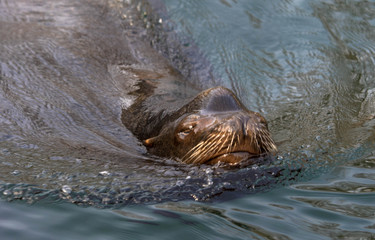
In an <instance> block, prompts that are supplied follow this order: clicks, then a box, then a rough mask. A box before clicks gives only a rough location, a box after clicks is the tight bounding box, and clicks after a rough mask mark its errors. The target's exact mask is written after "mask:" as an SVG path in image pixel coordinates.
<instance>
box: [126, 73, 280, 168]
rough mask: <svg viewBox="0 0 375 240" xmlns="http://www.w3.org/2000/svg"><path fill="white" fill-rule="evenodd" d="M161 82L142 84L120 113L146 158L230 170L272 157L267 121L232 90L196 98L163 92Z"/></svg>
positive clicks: (179, 90)
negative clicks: (266, 155)
mask: <svg viewBox="0 0 375 240" xmlns="http://www.w3.org/2000/svg"><path fill="white" fill-rule="evenodd" d="M168 81H170V79H167V80H165V79H164V81H162V82H164V83H165V82H168ZM160 82H161V81H160V79H159V80H157V81H155V80H152V79H146V80H142V81H140V82H139V84H138V90H136V91H133V92H132V93H131V94H132V95H135V96H137V98H136V100H135V101H134V103H133V104H132V105H130V106H129V107H127V108H124V109H123V110H122V117H121V119H122V122H123V124H124V125H125V126H126V127H127V128H128V129H129V130H130V131H131V132H133V134H134V135H135V136H136V137H137V138H138V139H140V140H141V141H143V144H144V145H145V146H146V147H147V149H148V151H149V153H151V154H153V155H157V156H161V157H167V158H174V159H177V160H179V161H181V162H183V163H188V164H216V163H219V162H221V163H228V164H230V165H234V164H237V163H239V162H241V161H243V160H246V159H250V158H254V157H257V156H259V155H261V154H264V153H270V152H275V151H276V145H275V143H274V141H273V140H272V138H271V134H270V132H269V130H268V126H267V121H266V120H265V118H264V117H263V116H261V115H260V114H259V113H257V112H253V111H250V110H248V109H247V108H246V107H245V106H244V105H243V104H242V103H241V102H240V100H239V99H238V98H237V97H236V95H235V94H234V93H233V92H232V91H231V90H229V89H227V88H225V87H214V88H210V89H207V90H205V91H202V92H200V93H198V94H197V93H196V92H195V91H190V90H186V88H184V86H180V85H181V84H175V83H176V81H174V84H169V85H165V84H164V86H163V87H162V88H160V87H159V86H158V85H159V84H160ZM183 89H184V90H183ZM192 94H194V95H196V96H193V97H191V96H192ZM189 96H190V97H189Z"/></svg>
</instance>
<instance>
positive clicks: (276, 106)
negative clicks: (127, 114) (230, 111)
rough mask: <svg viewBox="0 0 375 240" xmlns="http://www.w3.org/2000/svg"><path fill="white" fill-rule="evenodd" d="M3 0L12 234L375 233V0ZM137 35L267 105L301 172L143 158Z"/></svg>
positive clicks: (194, 74) (194, 72)
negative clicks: (136, 115) (133, 115)
mask: <svg viewBox="0 0 375 240" xmlns="http://www.w3.org/2000/svg"><path fill="white" fill-rule="evenodd" d="M0 6H1V8H0V21H1V24H0V64H1V68H0V70H1V71H0V77H1V78H0V80H1V89H0V99H1V100H0V101H1V104H0V113H1V114H0V162H1V168H0V172H1V176H0V182H1V185H0V192H1V194H2V198H1V199H2V200H1V201H0V212H1V213H2V214H1V216H0V219H1V220H0V236H1V239H155V238H160V239H176V238H179V239H373V238H375V204H374V202H375V201H374V199H375V194H374V192H375V171H374V166H375V158H374V153H373V149H374V134H373V132H374V120H373V118H374V116H375V107H374V104H373V103H374V101H375V98H374V97H375V95H374V94H373V91H374V85H375V81H374V80H375V78H374V76H375V74H374V69H375V68H374V57H373V56H374V47H373V46H375V41H374V39H375V37H374V36H375V28H374V27H375V26H374V24H375V22H374V18H375V4H374V3H373V2H368V1H347V2H341V1H276V0H275V1H251V2H250V1H239V0H237V1H229V0H222V1H198V0H188V1H186V0H185V1H183V0H181V1H176V0H174V1H169V0H165V1H150V2H143V1H142V2H138V1H136V2H132V1H91V2H90V1H84V0H82V1H79V0H77V1H73V0H61V1H53V2H48V3H45V2H41V1H21V0H20V1H15V2H9V1H0ZM138 18H140V20H141V22H142V24H140V23H139V22H138V20H137V19H138ZM129 29H130V30H129ZM133 35H136V36H142V38H144V39H147V41H150V42H151V43H152V44H153V46H154V48H156V49H158V50H159V51H160V52H161V53H162V54H163V55H164V56H165V57H166V58H167V59H169V60H170V62H171V64H172V65H174V66H175V67H176V68H177V69H178V70H180V71H181V73H182V74H183V75H184V76H185V77H186V79H187V81H189V82H191V83H193V84H195V85H197V86H198V87H201V88H206V87H213V86H216V85H224V86H226V87H228V88H230V89H232V90H233V91H234V92H236V94H237V95H238V96H239V98H240V99H241V100H242V102H243V103H244V104H245V105H246V106H247V107H249V108H250V109H252V110H256V111H259V112H261V113H262V114H263V115H264V116H265V117H266V118H267V120H268V121H269V127H270V130H271V132H272V135H273V137H274V139H275V141H276V142H277V145H278V147H279V151H280V152H279V155H278V157H277V159H278V162H279V163H280V164H281V166H283V167H285V166H288V165H290V166H291V169H293V168H295V166H298V167H301V166H302V170H301V174H297V175H296V176H294V175H293V174H292V173H290V174H291V175H290V176H289V177H286V178H284V179H276V180H275V181H272V179H271V180H270V181H266V186H262V182H261V181H260V180H262V179H263V178H260V179H258V178H256V180H259V182H257V183H258V184H254V182H256V181H255V180H254V177H253V176H251V175H252V174H253V175H255V174H256V173H259V172H258V170H257V169H242V170H238V171H237V170H226V171H224V172H216V170H217V169H212V168H206V167H195V168H192V169H190V167H184V166H179V165H178V164H174V163H170V162H169V161H167V160H160V159H159V160H158V159H153V158H150V157H148V156H145V155H144V151H145V150H144V149H143V148H142V147H141V146H140V145H139V143H138V142H137V140H136V139H134V137H133V136H132V135H131V134H130V133H129V132H128V131H127V130H126V129H123V127H122V125H121V122H120V121H119V119H118V116H119V114H120V109H121V101H120V100H119V99H123V98H124V94H123V92H124V91H125V90H126V84H125V86H123V83H122V82H121V81H120V79H119V77H118V72H116V71H117V70H116V69H117V68H118V67H121V66H124V65H126V63H127V61H129V62H130V63H131V61H132V60H129V59H128V54H127V53H126V50H124V49H125V48H124V47H123V46H124V44H125V45H126V43H124V42H126V41H125V40H124V36H126V37H127V38H129V39H130V40H134V39H135V40H137V38H135V37H132V36H133ZM135 42H136V41H135ZM131 46H134V47H135V49H142V48H140V47H139V45H136V44H134V45H131ZM138 55H140V56H141V57H140V58H143V59H147V54H144V55H142V53H138ZM144 56H146V57H144ZM150 59H151V58H150ZM145 62H147V61H146V60H145ZM155 66H156V67H155ZM137 67H139V66H137ZM142 68H144V67H143V66H142ZM147 68H149V70H150V71H154V70H155V69H156V68H157V65H156V64H154V63H150V65H149V66H147ZM165 162H166V163H165ZM187 177H189V178H188V179H190V180H188V179H187ZM266 179H268V178H266ZM253 180H254V182H252V181H253ZM223 186H227V189H228V191H225V190H223ZM228 186H230V187H228ZM224 189H225V188H224ZM229 190H234V191H229ZM217 195H219V196H217ZM197 200H198V201H197ZM128 204H129V205H128Z"/></svg>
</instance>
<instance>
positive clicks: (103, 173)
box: [99, 171, 110, 177]
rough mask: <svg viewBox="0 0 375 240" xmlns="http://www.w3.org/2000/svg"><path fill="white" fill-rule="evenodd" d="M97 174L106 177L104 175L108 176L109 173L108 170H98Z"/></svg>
mask: <svg viewBox="0 0 375 240" xmlns="http://www.w3.org/2000/svg"><path fill="white" fill-rule="evenodd" d="M99 175H101V176H104V177H106V176H109V175H110V173H109V172H108V171H101V172H99Z"/></svg>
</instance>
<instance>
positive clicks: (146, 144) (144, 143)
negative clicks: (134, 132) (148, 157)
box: [143, 137, 157, 147]
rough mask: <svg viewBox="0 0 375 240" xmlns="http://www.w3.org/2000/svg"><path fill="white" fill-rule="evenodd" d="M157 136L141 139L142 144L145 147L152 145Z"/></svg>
mask: <svg viewBox="0 0 375 240" xmlns="http://www.w3.org/2000/svg"><path fill="white" fill-rule="evenodd" d="M156 139H157V137H152V138H148V139H146V140H143V145H145V146H146V147H152V146H153V145H154V143H155V141H156Z"/></svg>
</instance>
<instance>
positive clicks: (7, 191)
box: [3, 190, 12, 196]
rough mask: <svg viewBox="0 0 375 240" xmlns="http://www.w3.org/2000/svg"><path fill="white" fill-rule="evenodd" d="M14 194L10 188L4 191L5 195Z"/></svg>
mask: <svg viewBox="0 0 375 240" xmlns="http://www.w3.org/2000/svg"><path fill="white" fill-rule="evenodd" d="M11 194H12V192H11V191H10V190H5V191H4V192H3V195H5V196H9V195H11Z"/></svg>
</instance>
